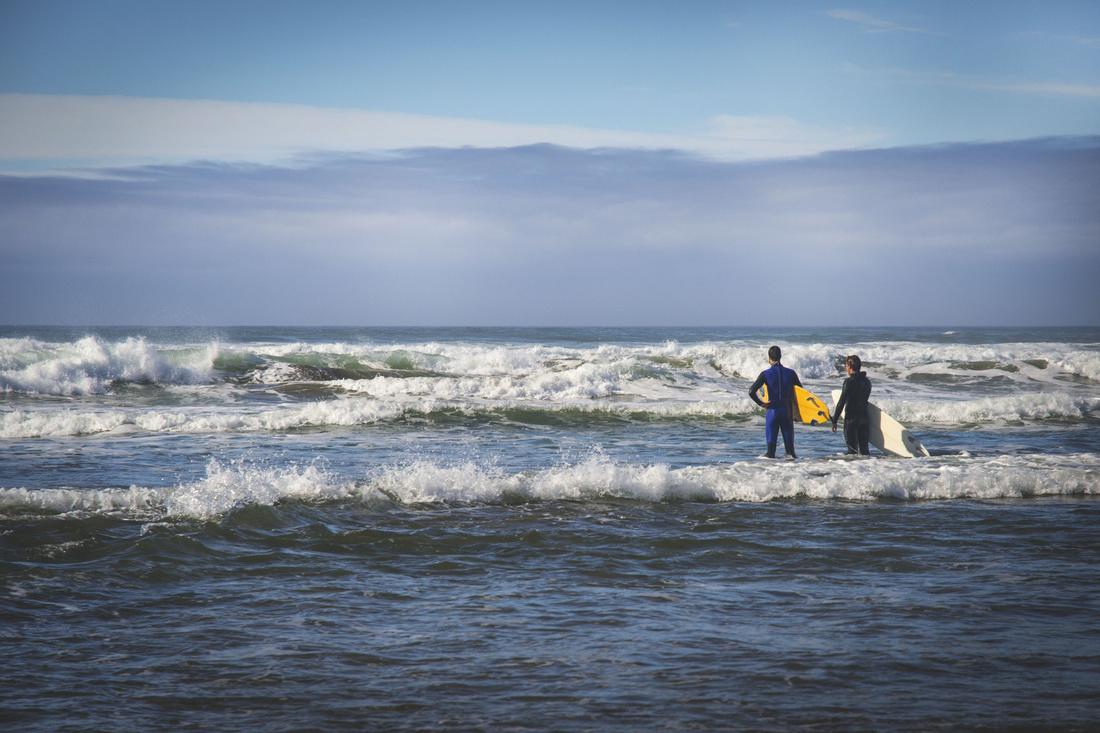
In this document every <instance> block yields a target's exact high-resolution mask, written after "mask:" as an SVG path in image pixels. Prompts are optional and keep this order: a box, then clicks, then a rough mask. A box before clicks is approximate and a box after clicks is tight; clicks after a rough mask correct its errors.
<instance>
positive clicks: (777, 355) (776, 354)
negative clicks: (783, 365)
mask: <svg viewBox="0 0 1100 733" xmlns="http://www.w3.org/2000/svg"><path fill="white" fill-rule="evenodd" d="M782 357H783V352H782V351H781V350H780V349H779V347H778V346H773V347H771V348H770V349H768V358H769V359H771V360H772V361H779V360H780V359H781V358H782Z"/></svg>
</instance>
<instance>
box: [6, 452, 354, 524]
mask: <svg viewBox="0 0 1100 733" xmlns="http://www.w3.org/2000/svg"><path fill="white" fill-rule="evenodd" d="M357 492H358V489H357V488H356V487H355V486H354V484H352V483H350V482H341V481H338V480H336V479H334V478H333V477H331V476H330V475H328V474H327V473H326V472H325V471H323V470H322V469H320V468H318V467H317V466H313V465H310V466H305V467H289V468H280V469H274V468H262V467H253V466H248V465H245V464H244V463H241V462H238V463H233V464H228V465H227V464H222V463H220V462H218V461H211V462H210V463H209V464H208V465H207V467H206V476H205V478H203V479H201V480H199V481H195V482H192V483H185V484H180V485H178V486H172V487H162V488H147V487H141V486H131V487H129V488H109V489H92V490H89V489H73V488H57V489H25V488H10V489H0V514H10V513H12V512H18V513H21V514H25V513H27V511H28V510H29V511H31V512H41V511H45V512H49V513H51V514H53V513H56V514H66V515H73V516H87V515H89V514H104V515H112V516H119V517H121V518H124V519H138V520H143V521H150V520H159V519H171V518H187V519H210V518H213V517H217V516H219V515H222V514H225V513H226V512H229V511H232V510H233V509H237V508H240V507H243V506H249V505H264V506H269V505H272V504H275V503H277V502H280V501H292V500H297V501H324V500H331V499H338V498H344V497H347V496H350V495H353V494H357Z"/></svg>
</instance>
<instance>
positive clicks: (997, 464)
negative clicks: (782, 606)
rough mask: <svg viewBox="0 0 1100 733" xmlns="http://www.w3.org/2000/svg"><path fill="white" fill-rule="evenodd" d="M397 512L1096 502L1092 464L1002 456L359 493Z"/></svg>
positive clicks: (569, 473)
mask: <svg viewBox="0 0 1100 733" xmlns="http://www.w3.org/2000/svg"><path fill="white" fill-rule="evenodd" d="M369 485H370V486H371V487H373V488H376V489H378V490H380V491H383V492H384V493H385V494H387V495H388V496H391V497H394V498H396V499H398V500H400V501H402V502H404V503H424V502H453V501H457V502H495V501H500V500H502V499H505V498H508V497H521V498H529V499H540V500H549V499H569V500H586V499H598V498H623V499H640V500H645V501H663V500H669V499H683V500H704V501H723V502H726V501H738V502H764V501H771V500H776V499H791V498H798V497H805V498H810V499H845V500H852V501H867V500H875V499H883V498H889V499H902V500H917V499H957V498H982V499H995V498H1017V497H1030V496H1045V495H1055V496H1056V495H1075V494H1098V493H1100V457H1097V456H1095V455H1092V454H1078V455H1074V456H1004V457H998V458H965V457H950V458H938V459H923V460H890V459H877V460H872V459H864V460H850V459H840V458H838V459H835V460H815V461H802V462H790V463H788V462H770V461H769V462H765V461H747V462H741V463H734V464H727V465H719V466H703V467H689V468H681V469H673V468H670V467H668V466H666V465H661V464H657V465H630V464H619V463H615V462H613V461H609V460H607V459H606V458H604V457H602V456H595V457H593V458H591V459H589V460H587V461H584V462H582V463H579V464H575V465H570V466H562V467H558V468H552V469H546V470H541V471H533V472H528V473H519V474H504V473H501V472H499V471H495V470H487V469H483V468H480V467H477V466H475V465H473V464H464V465H460V466H438V465H435V464H432V463H425V462H420V463H413V464H411V465H408V466H405V467H401V468H397V469H393V470H390V471H388V472H386V473H383V474H382V475H381V476H380V477H378V478H377V479H375V480H374V481H372V482H371V483H370V484H369Z"/></svg>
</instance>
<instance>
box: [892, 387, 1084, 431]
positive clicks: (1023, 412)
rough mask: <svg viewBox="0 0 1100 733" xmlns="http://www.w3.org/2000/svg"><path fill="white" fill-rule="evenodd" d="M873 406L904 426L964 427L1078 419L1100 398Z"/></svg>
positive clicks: (1037, 395)
mask: <svg viewBox="0 0 1100 733" xmlns="http://www.w3.org/2000/svg"><path fill="white" fill-rule="evenodd" d="M876 404H878V405H879V407H881V408H882V409H884V410H886V411H887V412H888V413H890V414H891V415H893V416H894V417H895V418H897V419H898V420H900V421H901V422H903V423H906V424H922V423H923V424H946V425H967V424H974V423H991V422H992V423H1005V422H1021V421H1031V420H1081V419H1084V418H1086V417H1088V416H1090V415H1092V414H1096V413H1097V412H1098V411H1100V397H1085V396H1080V395H1071V394H1068V393H1065V392H1034V393H1027V394H1016V395H1005V396H999V397H980V398H977V399H972V400H958V399H954V400H952V399H936V400H897V399H885V400H881V401H877V402H876Z"/></svg>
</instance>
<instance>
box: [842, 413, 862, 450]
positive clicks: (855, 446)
mask: <svg viewBox="0 0 1100 733" xmlns="http://www.w3.org/2000/svg"><path fill="white" fill-rule="evenodd" d="M859 428H860V425H859V424H858V423H856V422H855V421H854V420H845V421H844V442H845V443H847V444H848V455H856V454H857V453H859Z"/></svg>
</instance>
